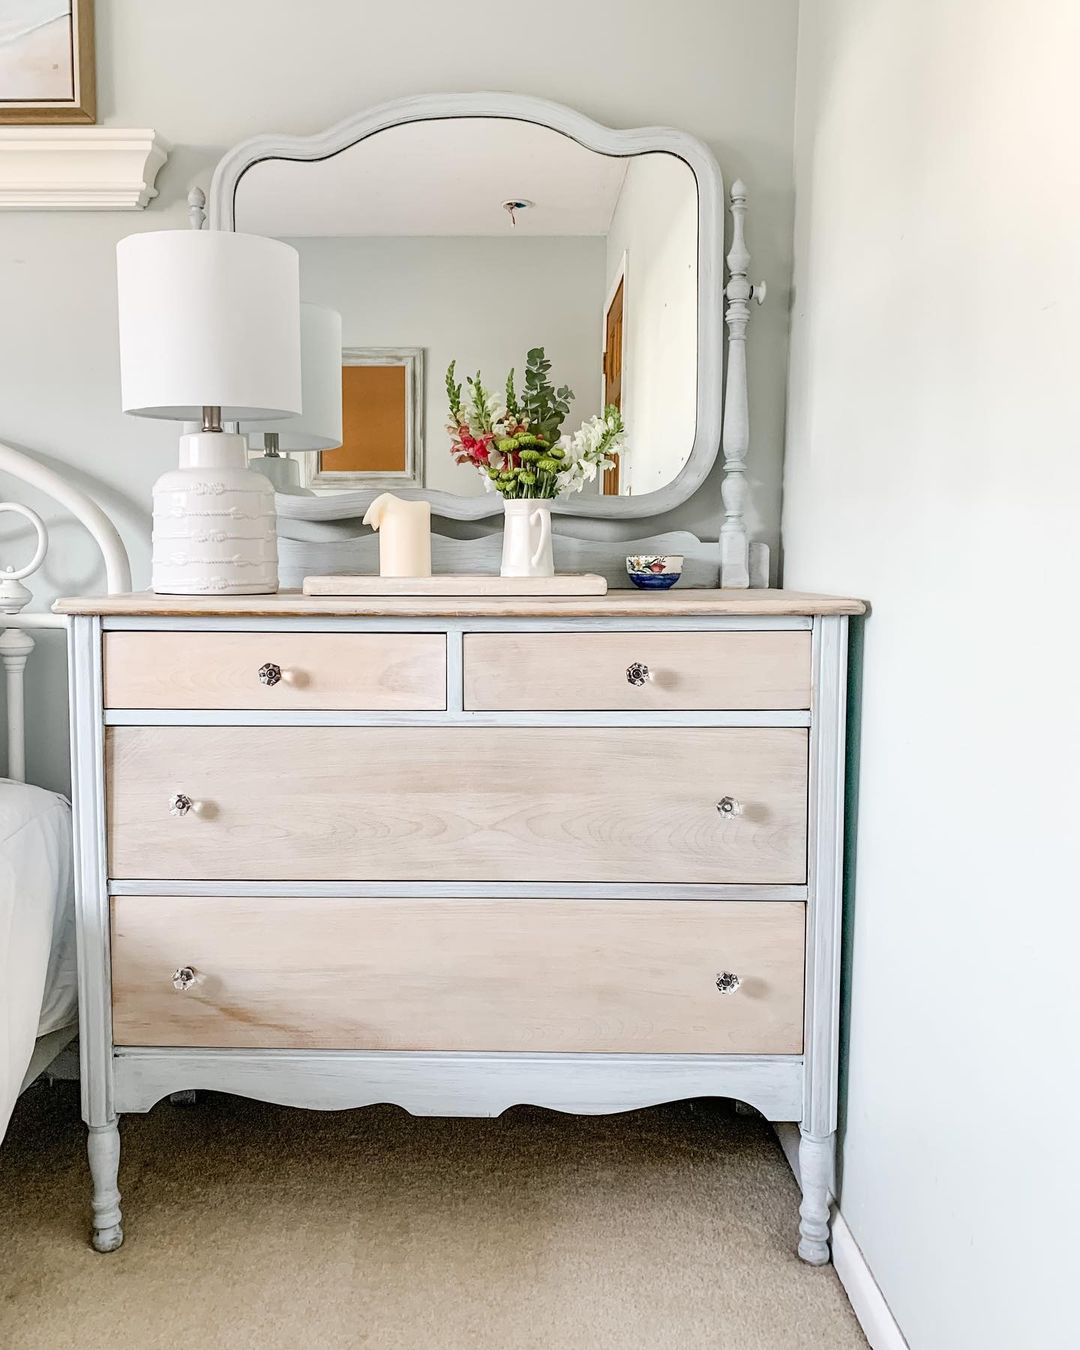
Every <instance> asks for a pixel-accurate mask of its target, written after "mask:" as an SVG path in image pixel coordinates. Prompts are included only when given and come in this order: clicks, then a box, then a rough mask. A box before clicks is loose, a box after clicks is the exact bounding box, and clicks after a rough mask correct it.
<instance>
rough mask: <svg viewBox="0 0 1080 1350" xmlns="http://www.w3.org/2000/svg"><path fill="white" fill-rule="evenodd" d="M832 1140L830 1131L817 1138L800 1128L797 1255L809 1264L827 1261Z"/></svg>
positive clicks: (826, 1262) (825, 1262)
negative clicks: (799, 1203) (799, 1196)
mask: <svg viewBox="0 0 1080 1350" xmlns="http://www.w3.org/2000/svg"><path fill="white" fill-rule="evenodd" d="M835 1139H836V1136H835V1135H834V1134H828V1135H825V1136H823V1137H818V1136H815V1135H812V1134H809V1133H808V1132H807V1131H806V1130H803V1131H802V1139H801V1141H800V1143H799V1174H800V1177H801V1179H802V1204H801V1205H800V1206H799V1255H800V1256H801V1257H802V1259H803V1260H804V1261H806V1262H807V1263H808V1264H809V1265H811V1266H824V1265H827V1264H828V1261H829V1189H830V1187H831V1185H832V1173H833V1145H834V1142H835Z"/></svg>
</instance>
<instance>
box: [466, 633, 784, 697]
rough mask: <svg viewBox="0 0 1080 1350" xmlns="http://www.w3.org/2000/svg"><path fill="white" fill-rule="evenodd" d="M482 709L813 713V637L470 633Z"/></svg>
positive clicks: (474, 691)
mask: <svg viewBox="0 0 1080 1350" xmlns="http://www.w3.org/2000/svg"><path fill="white" fill-rule="evenodd" d="M464 670H465V707H466V708H468V709H472V710H477V711H479V710H491V709H501V710H508V709H515V710H535V711H541V712H542V711H552V712H557V711H565V710H573V709H580V710H584V711H597V712H599V711H612V712H622V711H631V712H640V711H648V712H656V711H664V710H667V711H672V712H677V711H680V710H685V711H694V710H697V711H701V710H706V709H720V710H728V709H731V710H741V709H766V710H768V709H781V708H783V709H801V708H809V706H810V634H809V632H771V633H770V632H764V633H670V632H669V633H664V632H659V633H657V632H638V633H622V632H619V633H467V634H466V635H465V643H464Z"/></svg>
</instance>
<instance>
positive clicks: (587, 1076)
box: [69, 592, 848, 1265]
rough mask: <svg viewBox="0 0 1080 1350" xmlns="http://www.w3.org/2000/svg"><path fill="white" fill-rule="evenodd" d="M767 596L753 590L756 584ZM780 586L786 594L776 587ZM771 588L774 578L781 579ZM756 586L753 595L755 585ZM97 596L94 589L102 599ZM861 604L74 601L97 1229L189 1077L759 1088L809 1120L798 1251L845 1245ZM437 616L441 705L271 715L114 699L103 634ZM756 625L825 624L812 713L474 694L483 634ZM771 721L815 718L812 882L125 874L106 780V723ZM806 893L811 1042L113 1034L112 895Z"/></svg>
mask: <svg viewBox="0 0 1080 1350" xmlns="http://www.w3.org/2000/svg"><path fill="white" fill-rule="evenodd" d="M751 594H753V593H752V592H751ZM758 594H759V595H761V594H765V595H768V594H769V593H768V592H764V593H762V592H758ZM772 594H776V593H775V592H774V593H772ZM748 598H749V597H748ZM87 603H88V604H92V602H87ZM847 623H848V620H847V617H846V616H845V615H843V614H827V615H820V614H819V615H817V616H815V617H810V616H799V615H775V614H774V615H768V614H764V615H757V616H752V615H747V616H745V617H743V616H739V617H723V616H716V617H709V616H702V617H694V616H685V617H673V616H667V617H662V618H661V617H651V618H650V617H631V618H626V619H622V618H618V619H613V618H591V619H590V618H578V619H570V620H567V619H562V620H560V619H552V618H536V619H498V620H491V619H487V620H485V619H449V618H438V619H422V618H421V619H416V618H398V619H388V618H342V617H333V618H313V617H294V618H277V619H267V618H231V617H230V618H221V617H202V618H190V617H185V618H161V617H156V618H155V617H150V616H146V617H140V616H129V617H108V616H105V617H101V616H97V615H93V614H87V613H85V611H84V613H82V614H76V615H73V616H72V617H70V618H69V625H70V627H69V656H70V662H69V669H70V672H71V674H70V681H71V690H70V693H71V724H72V778H73V785H74V796H75V804H76V812H75V876H76V906H77V915H78V931H79V998H80V1008H81V1012H80V1034H81V1055H82V1097H83V1117H84V1119H85V1121H86V1123H87V1125H88V1127H89V1140H88V1152H89V1159H90V1168H91V1173H92V1179H93V1223H94V1245H95V1247H97V1249H98V1250H99V1251H112V1250H114V1249H115V1248H116V1247H118V1246H119V1245H120V1243H121V1242H122V1240H123V1235H122V1228H121V1213H120V1194H119V1190H118V1186H117V1172H118V1167H119V1155H120V1139H119V1132H118V1117H119V1116H120V1114H121V1113H123V1112H126V1111H147V1110H149V1109H150V1108H151V1107H152V1106H153V1105H154V1104H155V1103H156V1102H158V1101H159V1100H161V1099H162V1098H163V1097H165V1096H166V1095H168V1094H170V1093H173V1092H178V1091H185V1090H191V1089H208V1090H214V1091H222V1092H231V1093H238V1094H241V1095H243V1096H247V1097H252V1098H257V1099H259V1100H263V1101H271V1102H277V1103H281V1104H284V1105H289V1106H301V1107H309V1108H314V1109H320V1110H340V1109H344V1108H350V1107H359V1106H365V1105H370V1104H373V1103H377V1102H393V1103H396V1104H398V1105H400V1106H402V1107H404V1108H405V1109H406V1110H408V1111H410V1112H412V1113H413V1114H416V1115H447V1116H494V1115H498V1114H499V1113H500V1112H502V1111H504V1110H506V1109H507V1108H508V1107H510V1106H513V1105H515V1104H517V1103H530V1104H533V1105H538V1106H544V1107H550V1108H554V1109H556V1110H560V1111H568V1112H577V1113H582V1114H594V1113H595V1114H602V1113H606V1112H616V1111H625V1110H629V1109H632V1108H638V1107H644V1106H650V1105H655V1104H657V1103H660V1102H666V1101H673V1100H678V1099H682V1098H688V1097H696V1096H717V1097H727V1098H732V1099H735V1100H737V1101H741V1102H746V1103H748V1104H750V1105H751V1106H753V1107H755V1108H757V1110H759V1111H760V1112H761V1113H762V1114H763V1115H764V1116H766V1117H767V1118H768V1119H769V1120H772V1121H792V1122H798V1123H799V1124H800V1127H801V1146H800V1164H801V1184H802V1190H803V1199H802V1205H801V1208H800V1216H801V1222H800V1227H799V1233H800V1241H799V1254H800V1256H802V1258H803V1259H804V1260H805V1261H808V1262H810V1263H811V1264H816V1265H820V1264H824V1263H825V1262H827V1261H828V1259H829V1249H828V1235H829V1229H828V1220H829V1210H828V1204H829V1188H830V1185H831V1182H832V1166H833V1146H834V1132H835V1129H836V1114H837V1067H838V1017H839V978H840V923H841V884H842V847H843V800H844V736H845V712H846V678H847V669H846V666H847V657H846V652H847ZM105 629H114V630H119V629H123V630H143V631H151V630H157V631H160V630H174V631H175V630H184V631H193V630H197V631H212V630H219V631H226V630H227V631H232V632H242V631H248V632H250V631H258V632H273V631H290V632H327V631H334V632H393V631H401V630H407V631H409V632H439V633H445V634H446V635H447V710H446V711H445V712H436V713H382V714H379V713H342V712H293V713H276V712H272V713H267V712H260V711H251V712H234V711H229V712H215V711H176V710H157V711H146V710H144V709H139V710H130V711H129V710H124V709H109V710H108V711H106V710H105V708H104V703H103V697H102V641H101V635H102V631H103V630H105ZM620 629H621V630H633V631H642V630H648V629H664V630H668V631H684V632H685V631H708V632H723V631H753V630H777V629H781V630H784V629H786V630H806V629H812V633H813V635H812V700H811V703H812V708H811V711H809V712H692V713H672V712H642V713H640V714H638V713H614V712H595V713H594V712H563V713H547V712H545V713H532V714H530V713H523V712H499V713H477V712H468V711H465V710H464V709H463V707H462V680H461V674H462V638H463V634H464V633H466V632H485V631H488V632H490V631H495V630H498V631H501V632H529V631H543V632H545V633H551V632H559V631H574V632H587V631H598V630H607V631H611V630H620ZM436 722H438V723H440V724H442V725H454V724H458V725H460V724H467V725H469V726H482V725H500V726H531V725H538V724H541V723H542V724H543V725H544V726H628V725H633V726H672V727H676V726H682V727H686V726H695V727H716V726H770V727H777V726H780V727H792V726H795V727H805V726H808V727H809V728H810V737H809V744H810V763H809V833H808V858H807V884H806V885H783V886H781V885H755V886H742V885H734V884H711V885H709V884H706V885H702V884H696V885H674V886H672V885H663V886H659V885H647V884H640V885H633V886H627V885H624V884H606V883H605V884H547V883H543V884H536V883H533V884H524V885H521V884H514V885H513V886H507V885H506V884H505V883H477V882H467V883H461V882H454V883H450V882H443V883H434V882H433V883H423V884H415V883H414V884H402V883H359V884H354V883H347V882H329V883H325V882H319V883H316V882H308V883H295V882H290V883H280V882H272V881H248V882H236V881H229V882H205V881H198V882H175V881H168V882H159V881H123V882H119V881H118V882H113V883H110V881H109V878H108V874H107V847H106V821H105V803H106V797H105V783H104V732H105V727H106V726H108V725H124V724H139V725H144V726H150V725H170V726H175V725H202V726H206V725H215V724H219V725H220V724H224V723H228V724H230V725H247V726H261V725H282V726H284V725H288V726H312V725H328V724H331V725H348V726H386V725H395V726H424V725H431V724H433V723H436ZM511 891H512V892H513V894H514V895H516V896H520V897H524V898H535V897H537V896H540V895H543V896H548V897H553V898H559V897H574V898H594V899H610V898H615V897H618V898H622V899H654V900H655V899H665V898H666V899H701V900H705V899H708V900H716V901H725V900H745V899H753V900H759V901H760V900H789V901H791V900H798V901H805V902H807V926H806V970H805V1012H804V1018H805V1026H804V1053H803V1054H802V1055H790V1056H788V1055H782V1056H756V1055H708V1054H642V1055H637V1054H564V1053H548V1054H544V1053H528V1054H524V1053H521V1054H519V1053H509V1054H508V1053H498V1054H495V1053H490V1054H488V1053H456V1052H455V1053H449V1052H442V1053H427V1052H389V1051H317V1050H309V1051H301V1050H203V1049H190V1050H187V1049H153V1048H128V1047H114V1045H113V1041H112V1010H111V990H110V924H109V896H110V894H116V895H121V894H140V895H153V894H160V895H173V896H176V895H185V894H191V895H194V894H198V895H211V896H212V895H222V896H224V895H231V896H243V895H258V896H273V895H283V894H292V895H303V896H311V897H317V896H349V897H363V896H381V895H395V896H399V897H408V896H411V895H421V894H423V895H424V896H427V897H443V896H456V895H463V894H467V895H469V896H478V897H479V896H492V897H499V896H503V895H506V894H508V893H510V892H511Z"/></svg>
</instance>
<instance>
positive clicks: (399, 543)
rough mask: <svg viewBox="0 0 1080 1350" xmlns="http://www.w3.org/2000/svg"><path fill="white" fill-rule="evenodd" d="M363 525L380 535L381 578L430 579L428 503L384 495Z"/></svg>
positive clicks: (429, 510) (381, 495)
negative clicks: (368, 526)
mask: <svg viewBox="0 0 1080 1350" xmlns="http://www.w3.org/2000/svg"><path fill="white" fill-rule="evenodd" d="M364 524H365V525H370V526H371V528H372V529H373V530H377V531H378V532H379V575H380V576H383V577H429V576H431V503H430V502H407V501H405V500H403V498H401V497H395V496H394V494H393V493H392V492H383V493H381V494H380V495H379V496H378V497H376V498H375V500H374V501H373V502H372V503H371V505H370V506H369V507H368V509H367V512H366V514H365V515H364Z"/></svg>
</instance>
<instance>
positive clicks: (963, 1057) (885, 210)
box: [783, 0, 1080, 1350]
mask: <svg viewBox="0 0 1080 1350" xmlns="http://www.w3.org/2000/svg"><path fill="white" fill-rule="evenodd" d="M1078 51H1080V8H1078V7H1077V6H1076V5H1075V4H1067V3H1062V2H1059V0H1038V2H1037V3H1031V4H1027V5H1018V4H1015V3H1006V0H951V3H949V4H941V3H930V0H911V3H908V4H899V3H893V4H887V3H880V2H878V3H867V0H806V3H804V5H803V7H802V11H801V15H800V34H799V65H798V86H797V88H798V94H797V122H796V197H797V212H796V227H795V294H794V306H793V322H792V343H791V386H790V401H789V406H788V447H787V462H786V466H785V477H784V517H783V525H784V548H785V581H786V583H787V584H789V585H791V586H795V587H800V588H803V587H804V588H807V589H814V590H824V591H837V592H842V593H847V594H853V595H859V596H865V597H866V598H867V599H868V600H869V601H870V603H871V605H872V607H873V610H872V614H871V616H870V617H869V618H868V619H867V620H866V622H865V629H864V634H863V636H864V638H865V642H864V648H863V652H862V657H863V661H862V689H861V708H862V711H861V727H860V741H861V745H860V751H861V753H860V770H859V772H860V782H859V805H858V837H857V841H856V842H857V851H856V856H855V859H854V885H853V895H852V896H851V897H849V899H853V901H854V907H853V910H852V911H851V913H850V916H849V917H850V920H851V927H852V931H851V942H850V957H851V965H850V999H849V1019H848V1024H849V1028H850V1030H849V1047H848V1057H847V1065H846V1089H847V1091H846V1102H845V1109H844V1122H845V1130H844V1137H843V1143H842V1165H841V1184H840V1202H841V1207H842V1209H843V1212H844V1216H845V1218H846V1220H847V1222H848V1224H849V1225H850V1227H851V1230H852V1232H853V1234H854V1236H855V1238H856V1240H857V1241H858V1243H859V1245H860V1246H861V1248H862V1250H863V1252H864V1254H865V1256H866V1258H867V1260H868V1262H869V1264H870V1267H871V1268H872V1270H873V1272H874V1274H875V1276H876V1278H877V1280H878V1282H879V1284H880V1285H881V1288H882V1289H883V1291H884V1293H885V1295H886V1297H887V1299H888V1300H889V1303H890V1305H891V1307H892V1309H893V1312H894V1313H895V1315H896V1317H897V1319H898V1321H899V1323H900V1326H901V1327H902V1329H903V1331H904V1333H905V1334H906V1336H907V1338H908V1341H909V1344H910V1346H911V1350H1017V1347H1024V1350H1027V1347H1031V1350H1035V1348H1036V1347H1037V1348H1038V1350H1066V1347H1072V1346H1075V1345H1076V1344H1077V1330H1076V1317H1075V1310H1074V1309H1073V1308H1072V1306H1071V1301H1072V1294H1073V1287H1074V1285H1075V1275H1074V1267H1075V1260H1074V1257H1073V1231H1074V1227H1075V1216H1076V1213H1077V1207H1078V1203H1080V1185H1078V1182H1077V1177H1076V1169H1075V1167H1074V1165H1073V1162H1072V1159H1071V1154H1070V1152H1069V1147H1070V1146H1069V1138H1070V1131H1071V1129H1072V1128H1073V1122H1074V1121H1075V1119H1076V1116H1077V1112H1078V1109H1080V1090H1078V1087H1077V1076H1076V1072H1075V1062H1076V1029H1077V1025H1078V1016H1077V1000H1076V992H1075V991H1076V953H1077V951H1078V950H1080V917H1078V905H1077V884H1078V883H1077V878H1078V877H1080V830H1078V828H1077V820H1078V818H1080V775H1078V773H1077V764H1078V763H1080V718H1078V714H1077V709H1078V706H1080V703H1078V699H1077V692H1076V655H1075V653H1076V647H1077V643H1076V636H1075V631H1074V630H1075V626H1076V624H1075V617H1074V611H1075V609H1076V603H1075V591H1076V588H1075V575H1076V568H1077V543H1076V534H1077V530H1076V513H1077V508H1078V505H1080V434H1078V432H1077V417H1076V407H1075V403H1076V400H1075V395H1074V392H1073V387H1074V385H1075V380H1076V370H1077V368H1078V367H1080V327H1078V323H1077V314H1078V312H1080V266H1078V263H1077V256H1078V255H1077V244H1076V232H1077V221H1078V219H1080V145H1078V138H1077V126H1078V125H1080V82H1078V81H1077V78H1076V70H1075V66H1076V54H1077V52H1078Z"/></svg>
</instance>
